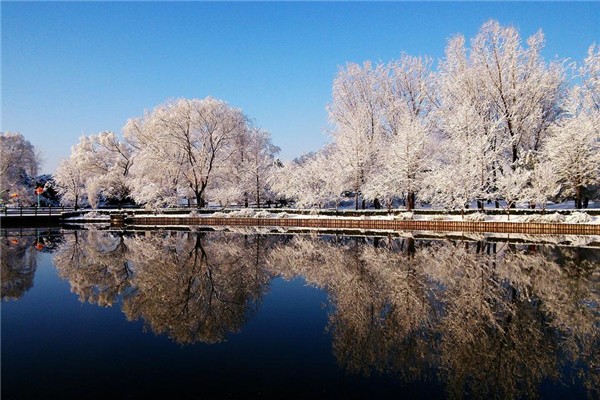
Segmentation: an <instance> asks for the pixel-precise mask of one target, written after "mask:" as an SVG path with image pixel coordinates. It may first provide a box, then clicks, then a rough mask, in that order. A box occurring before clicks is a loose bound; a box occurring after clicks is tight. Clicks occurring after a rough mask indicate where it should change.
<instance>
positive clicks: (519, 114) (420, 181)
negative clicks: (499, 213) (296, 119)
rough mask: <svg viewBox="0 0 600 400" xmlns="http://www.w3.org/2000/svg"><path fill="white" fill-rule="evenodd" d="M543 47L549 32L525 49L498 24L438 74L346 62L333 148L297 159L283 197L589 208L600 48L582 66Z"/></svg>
mask: <svg viewBox="0 0 600 400" xmlns="http://www.w3.org/2000/svg"><path fill="white" fill-rule="evenodd" d="M543 46H544V37H543V34H542V33H541V32H538V33H536V34H535V35H533V36H532V37H530V38H528V39H527V42H526V45H524V44H523V43H522V40H521V38H520V36H519V33H518V31H517V30H516V29H515V28H512V27H503V26H501V25H500V24H499V23H498V22H496V21H489V22H487V23H485V24H484V25H483V26H482V27H481V29H480V31H479V33H478V34H477V35H476V36H475V37H474V38H473V39H472V40H471V42H470V46H467V44H466V41H465V38H464V37H463V36H460V35H458V36H455V37H453V38H452V39H451V40H449V42H448V45H447V47H446V52H445V57H444V59H442V60H441V61H440V63H439V65H438V68H437V69H434V68H433V62H432V60H431V59H430V58H428V57H412V56H409V55H406V54H404V55H402V57H401V58H400V59H399V60H395V61H392V62H390V63H385V64H384V63H379V64H376V65H373V64H371V63H369V62H365V63H364V64H363V65H358V64H348V65H347V66H346V67H345V68H341V69H340V70H339V72H338V74H337V76H336V78H335V80H334V83H333V101H332V103H331V104H330V105H329V107H328V112H329V117H330V120H331V122H332V125H333V129H332V132H331V138H332V141H331V144H330V145H328V146H326V147H325V148H323V149H321V150H319V151H318V152H315V153H313V154H310V155H307V156H304V157H302V158H300V159H297V160H294V161H293V162H290V163H287V164H286V165H285V166H284V168H283V169H281V170H280V171H279V174H280V176H281V178H280V179H275V180H274V181H273V182H274V187H275V189H276V192H278V193H280V194H282V195H285V196H289V197H291V198H295V199H297V200H298V201H299V203H301V204H304V205H307V206H312V205H315V204H325V203H327V202H328V201H332V200H333V201H334V202H339V201H340V200H341V199H342V197H341V196H342V194H343V193H344V192H348V191H349V192H352V193H353V194H354V196H355V202H356V208H358V207H359V200H360V199H361V198H362V201H363V205H364V201H365V200H367V201H373V202H374V204H375V206H376V207H377V206H378V205H379V204H381V203H383V204H386V205H388V206H391V204H392V202H393V200H394V199H396V198H398V197H401V198H405V199H406V204H407V208H409V209H412V208H413V207H414V206H415V199H416V198H417V196H418V197H419V198H420V199H421V200H422V201H427V202H431V203H434V204H437V205H439V206H443V207H447V208H462V207H464V206H465V205H466V204H469V203H471V202H475V201H476V202H478V203H479V206H480V207H482V206H483V202H484V201H498V200H499V199H503V200H505V201H506V203H508V204H509V205H511V204H514V203H515V202H517V201H527V202H530V204H532V205H535V204H539V205H541V206H544V205H545V204H546V201H547V200H548V199H553V198H555V197H557V196H558V197H562V198H575V199H576V206H577V207H578V208H579V207H582V205H585V204H584V203H585V201H586V200H585V199H586V198H589V197H590V196H598V193H597V189H598V186H597V185H598V183H599V182H600V152H599V140H600V130H599V128H598V127H599V126H600V124H599V123H600V48H598V47H596V46H595V45H592V46H591V47H590V48H589V53H588V57H587V58H586V59H585V61H584V63H583V65H581V66H579V67H577V66H575V65H572V64H571V65H566V64H565V62H564V61H554V62H551V63H547V62H545V61H544V59H543V58H542V55H541V51H542V48H543ZM569 72H573V74H572V75H573V76H572V78H574V79H575V80H576V81H577V82H578V84H576V85H574V86H570V85H568V84H567V83H568V75H569ZM286 177H289V179H286Z"/></svg>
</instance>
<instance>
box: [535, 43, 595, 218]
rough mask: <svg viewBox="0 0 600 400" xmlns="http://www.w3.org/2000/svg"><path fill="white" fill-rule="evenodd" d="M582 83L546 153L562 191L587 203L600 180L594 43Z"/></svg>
mask: <svg viewBox="0 0 600 400" xmlns="http://www.w3.org/2000/svg"><path fill="white" fill-rule="evenodd" d="M579 73H580V75H579V78H580V79H581V81H582V84H581V85H577V86H575V87H573V88H572V90H571V92H570V97H569V101H568V103H567V105H566V107H565V108H566V111H567V113H566V115H565V117H564V118H562V119H561V120H560V121H559V122H558V123H557V124H555V125H554V126H553V127H552V135H551V136H550V138H549V139H548V141H547V142H546V143H545V148H544V154H545V156H546V157H547V159H548V160H549V162H550V163H551V165H552V167H553V170H554V173H555V176H556V177H557V180H558V181H559V182H560V184H561V187H562V194H563V196H564V197H567V198H574V199H575V207H576V208H582V207H583V206H584V205H585V203H586V197H587V196H586V190H588V189H589V188H590V187H593V186H595V185H597V184H600V100H599V99H600V48H597V47H596V46H595V45H592V46H591V47H590V48H589V50H588V57H587V58H586V59H585V61H584V65H583V66H582V67H581V68H580V69H579Z"/></svg>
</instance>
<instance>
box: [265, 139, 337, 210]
mask: <svg viewBox="0 0 600 400" xmlns="http://www.w3.org/2000/svg"><path fill="white" fill-rule="evenodd" d="M338 155H339V152H337V151H336V149H335V146H334V145H329V146H327V147H325V148H323V149H321V150H320V151H318V152H316V153H309V154H305V155H303V156H302V157H300V158H298V159H295V160H293V161H290V162H286V163H284V164H283V166H282V167H281V168H277V169H276V170H275V173H274V175H273V176H272V178H271V186H272V189H273V191H274V192H275V193H276V194H277V195H278V196H279V197H282V198H285V199H287V200H293V201H294V202H295V203H296V205H297V206H299V207H323V206H325V205H326V204H328V203H330V202H333V203H334V204H335V206H336V208H337V206H338V205H339V202H340V201H341V199H342V192H343V191H344V189H345V188H346V187H345V183H344V181H343V175H342V174H338V173H336V172H335V171H336V170H337V169H338V168H342V166H339V165H340V161H339V160H336V157H337V156H338Z"/></svg>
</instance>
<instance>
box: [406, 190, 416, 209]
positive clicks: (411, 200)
mask: <svg viewBox="0 0 600 400" xmlns="http://www.w3.org/2000/svg"><path fill="white" fill-rule="evenodd" d="M414 208H415V192H409V193H408V195H407V196H406V210H407V211H412V210H413V209H414Z"/></svg>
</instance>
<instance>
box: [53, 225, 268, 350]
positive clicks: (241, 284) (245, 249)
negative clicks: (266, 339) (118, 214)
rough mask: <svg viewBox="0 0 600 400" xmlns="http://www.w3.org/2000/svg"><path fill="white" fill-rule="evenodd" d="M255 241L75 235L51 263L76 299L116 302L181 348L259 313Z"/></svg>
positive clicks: (259, 251) (260, 242) (262, 278)
mask: <svg viewBox="0 0 600 400" xmlns="http://www.w3.org/2000/svg"><path fill="white" fill-rule="evenodd" d="M268 242H269V241H268V240H266V239H263V238H261V237H259V236H250V237H248V236H246V237H241V236H228V235H225V234H216V235H214V234H212V235H208V234H205V233H191V232H187V233H182V232H160V233H156V232H154V233H150V232H148V233H147V234H141V235H132V236H124V235H121V234H114V233H107V232H104V231H81V232H77V233H76V234H75V235H73V236H71V237H68V238H67V239H66V240H65V242H64V243H63V245H62V246H61V247H60V248H59V249H58V250H57V252H56V256H55V259H54V263H55V265H56V267H57V268H58V271H59V274H60V276H61V277H63V278H65V279H67V280H69V282H70V283H71V288H72V291H73V292H75V293H77V294H78V295H79V298H80V300H81V301H88V302H91V303H96V304H98V305H101V306H112V305H113V304H115V303H116V302H117V301H118V300H121V302H122V308H123V312H124V313H125V315H126V316H127V318H128V319H129V320H138V319H142V320H143V321H144V323H145V324H146V326H147V327H148V328H149V329H151V330H152V332H154V333H156V334H167V335H168V336H169V337H170V338H172V339H173V340H175V341H176V342H178V343H181V344H188V343H195V342H198V341H200V342H204V343H216V342H220V341H222V340H223V339H224V338H225V335H226V334H227V333H233V332H238V331H240V329H241V328H242V327H243V325H244V323H245V322H246V320H247V318H249V317H250V316H251V315H252V313H253V311H254V310H255V309H256V308H257V307H258V305H259V303H260V300H261V297H262V295H263V292H264V291H265V290H266V288H267V284H268V282H269V280H270V279H269V276H268V275H267V274H266V271H265V269H264V267H263V265H264V260H263V257H264V246H265V245H266V244H268Z"/></svg>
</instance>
